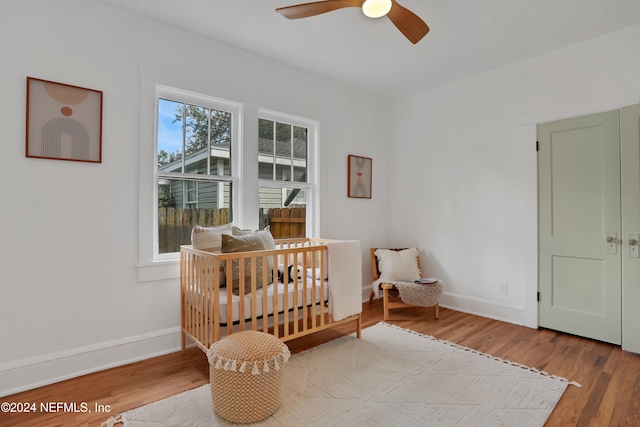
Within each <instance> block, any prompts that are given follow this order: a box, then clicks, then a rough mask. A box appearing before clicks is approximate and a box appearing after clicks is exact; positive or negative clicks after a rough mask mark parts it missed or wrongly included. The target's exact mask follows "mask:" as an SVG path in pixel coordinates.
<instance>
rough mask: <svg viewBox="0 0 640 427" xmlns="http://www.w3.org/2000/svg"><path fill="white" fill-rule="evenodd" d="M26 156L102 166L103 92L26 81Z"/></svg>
mask: <svg viewBox="0 0 640 427" xmlns="http://www.w3.org/2000/svg"><path fill="white" fill-rule="evenodd" d="M26 155H27V157H38V158H43V159H55V160H72V161H77V162H93V163H102V91H99V90H93V89H86V88H82V87H78V86H72V85H68V84H63V83H56V82H50V81H47V80H40V79H35V78H33V77H27V147H26Z"/></svg>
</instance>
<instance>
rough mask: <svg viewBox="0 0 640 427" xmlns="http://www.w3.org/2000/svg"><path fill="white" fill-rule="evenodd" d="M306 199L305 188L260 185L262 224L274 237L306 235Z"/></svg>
mask: <svg viewBox="0 0 640 427" xmlns="http://www.w3.org/2000/svg"><path fill="white" fill-rule="evenodd" d="M306 200H307V192H306V190H304V189H295V188H278V187H260V226H261V227H264V226H267V225H269V226H270V230H271V234H272V235H273V237H274V238H285V237H305V236H306V231H307V226H306V205H307V201H306Z"/></svg>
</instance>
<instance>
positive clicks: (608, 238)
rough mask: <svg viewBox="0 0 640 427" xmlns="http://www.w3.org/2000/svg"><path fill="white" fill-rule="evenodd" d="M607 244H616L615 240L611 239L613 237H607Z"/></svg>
mask: <svg viewBox="0 0 640 427" xmlns="http://www.w3.org/2000/svg"><path fill="white" fill-rule="evenodd" d="M607 242H609V243H615V242H616V238H615V237H613V236H609V237H607ZM629 244H631V243H629Z"/></svg>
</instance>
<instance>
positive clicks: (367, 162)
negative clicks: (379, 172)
mask: <svg viewBox="0 0 640 427" xmlns="http://www.w3.org/2000/svg"><path fill="white" fill-rule="evenodd" d="M348 163H349V183H348V187H347V188H348V196H349V197H355V198H360V199H370V198H371V181H372V180H371V176H372V174H371V163H372V160H371V159H370V158H368V157H360V156H354V155H351V154H349V159H348Z"/></svg>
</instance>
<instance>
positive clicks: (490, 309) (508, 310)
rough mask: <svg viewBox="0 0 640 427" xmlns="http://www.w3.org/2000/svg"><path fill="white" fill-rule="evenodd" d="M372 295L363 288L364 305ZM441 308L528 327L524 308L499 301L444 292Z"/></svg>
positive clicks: (369, 289)
mask: <svg viewBox="0 0 640 427" xmlns="http://www.w3.org/2000/svg"><path fill="white" fill-rule="evenodd" d="M370 293H371V288H370V287H363V288H362V302H363V303H364V302H368V301H369V295H370ZM440 307H443V308H448V309H451V310H455V311H460V312H462V313H468V314H473V315H475V316H480V317H486V318H489V319H494V320H499V321H501V322H507V323H513V324H515V325H521V326H523V325H526V322H525V320H524V319H525V307H524V306H519V305H512V304H504V303H501V302H498V301H490V300H486V299H482V298H476V297H470V296H467V295H460V294H454V293H451V292H444V293H443V294H442V298H441V299H440Z"/></svg>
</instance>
